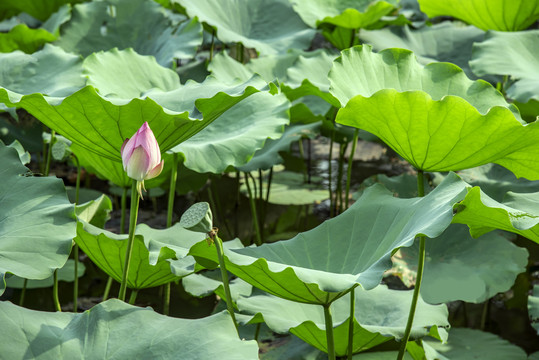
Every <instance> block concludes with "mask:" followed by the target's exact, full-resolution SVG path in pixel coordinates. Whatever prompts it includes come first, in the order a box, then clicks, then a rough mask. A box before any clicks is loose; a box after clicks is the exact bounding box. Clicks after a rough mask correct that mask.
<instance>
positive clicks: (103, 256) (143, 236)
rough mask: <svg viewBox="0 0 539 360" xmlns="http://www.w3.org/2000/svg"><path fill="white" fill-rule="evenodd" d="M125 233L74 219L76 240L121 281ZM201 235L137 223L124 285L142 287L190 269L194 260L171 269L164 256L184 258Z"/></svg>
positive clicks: (177, 228) (180, 228) (103, 268)
mask: <svg viewBox="0 0 539 360" xmlns="http://www.w3.org/2000/svg"><path fill="white" fill-rule="evenodd" d="M127 238H128V235H127V234H125V235H116V234H113V233H111V232H109V231H106V230H102V229H99V228H97V227H95V226H92V225H90V224H87V223H81V222H79V223H78V226H77V237H76V238H75V241H76V243H77V244H78V245H79V246H80V248H81V249H82V250H83V251H84V252H85V253H86V254H87V255H88V257H89V258H90V259H91V260H92V261H93V262H94V263H95V264H96V265H97V266H99V267H100V268H101V270H103V271H104V272H106V273H107V274H108V275H109V276H111V277H112V278H114V279H115V280H116V281H118V282H121V280H122V270H123V266H124V259H125V249H126V247H127ZM203 238H205V236H204V234H201V233H195V232H191V231H188V230H185V229H183V228H182V227H180V226H178V225H175V226H173V227H171V228H168V229H166V230H155V229H151V228H150V227H148V226H147V225H145V224H141V225H139V226H137V228H136V230H135V239H134V242H133V253H132V257H131V265H130V268H129V275H128V278H127V286H128V287H130V288H132V289H144V288H149V287H154V286H159V285H162V284H166V283H169V282H171V281H173V280H176V279H177V278H178V277H180V276H185V275H187V274H190V273H191V272H193V269H192V268H193V265H194V260H193V259H190V260H189V259H188V260H186V261H184V262H183V263H182V265H183V266H184V267H183V269H179V268H178V267H176V268H175V269H174V272H173V271H172V269H171V265H170V262H169V261H168V260H180V259H183V258H185V256H186V255H187V252H188V251H189V248H190V247H191V245H193V244H195V243H196V242H198V241H200V240H201V239H203Z"/></svg>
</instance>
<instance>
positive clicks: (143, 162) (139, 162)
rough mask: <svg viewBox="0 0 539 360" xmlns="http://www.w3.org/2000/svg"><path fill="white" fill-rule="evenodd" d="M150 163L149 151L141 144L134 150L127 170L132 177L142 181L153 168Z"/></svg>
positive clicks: (126, 166) (126, 167)
mask: <svg viewBox="0 0 539 360" xmlns="http://www.w3.org/2000/svg"><path fill="white" fill-rule="evenodd" d="M149 165H150V157H149V155H148V153H147V152H146V150H145V149H144V148H143V147H141V146H139V147H136V148H135V149H134V150H133V152H132V154H131V157H130V158H129V160H128V162H127V164H126V165H125V171H126V172H127V176H129V177H130V178H131V179H135V180H137V181H142V180H144V178H145V177H146V175H147V174H148V172H149V171H150V170H151V168H150V166H149Z"/></svg>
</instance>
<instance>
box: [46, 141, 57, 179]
mask: <svg viewBox="0 0 539 360" xmlns="http://www.w3.org/2000/svg"><path fill="white" fill-rule="evenodd" d="M55 135H56V131H54V130H51V141H50V142H49V147H48V149H47V162H46V163H45V176H49V173H50V171H51V161H52V143H53V142H54V137H55Z"/></svg>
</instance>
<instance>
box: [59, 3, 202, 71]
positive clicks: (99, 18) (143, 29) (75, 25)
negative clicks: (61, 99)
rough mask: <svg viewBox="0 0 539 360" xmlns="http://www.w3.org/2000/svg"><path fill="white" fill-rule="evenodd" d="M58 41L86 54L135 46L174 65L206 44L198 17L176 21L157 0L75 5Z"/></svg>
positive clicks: (165, 64)
mask: <svg viewBox="0 0 539 360" xmlns="http://www.w3.org/2000/svg"><path fill="white" fill-rule="evenodd" d="M56 44H57V45H58V46H60V47H62V48H63V49H65V50H66V51H69V52H73V53H78V54H81V55H82V56H84V57H86V56H88V55H90V54H92V53H94V52H98V51H101V50H109V49H112V48H115V47H116V48H119V49H126V48H133V49H134V50H135V51H136V52H137V53H138V54H141V55H153V56H155V58H156V59H157V62H158V63H159V64H161V65H163V66H166V67H171V66H172V63H173V60H174V59H191V58H193V57H194V55H195V53H196V49H197V47H198V46H199V45H201V44H202V26H201V25H200V24H199V23H198V22H197V21H196V19H194V20H191V21H185V22H183V23H181V24H175V23H174V21H173V19H172V18H171V17H170V16H169V15H168V13H167V12H166V11H164V9H163V8H162V7H161V6H159V4H157V3H155V2H154V1H149V0H103V1H93V2H90V3H84V4H79V5H76V6H75V7H74V8H73V12H72V18H71V20H70V21H69V22H68V23H67V24H65V25H63V27H62V36H61V37H60V39H59V40H58V41H57V42H56Z"/></svg>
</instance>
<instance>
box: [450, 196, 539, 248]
mask: <svg viewBox="0 0 539 360" xmlns="http://www.w3.org/2000/svg"><path fill="white" fill-rule="evenodd" d="M453 222H454V223H458V224H466V225H468V227H469V228H470V234H471V235H472V236H473V237H479V236H481V235H483V234H486V233H488V232H490V231H492V230H494V229H500V230H505V231H509V232H513V233H515V234H519V235H522V236H524V237H526V238H528V239H530V240H532V241H535V242H536V243H539V193H531V194H517V193H512V192H508V193H507V195H506V196H505V198H504V202H503V203H499V202H497V201H495V200H493V199H492V198H490V197H489V196H487V195H486V194H485V193H483V192H482V191H481V189H480V188H479V187H473V188H471V189H470V190H469V191H468V194H467V195H466V198H465V199H464V200H463V201H462V202H460V203H459V206H458V211H457V213H456V214H455V217H454V218H453Z"/></svg>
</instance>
